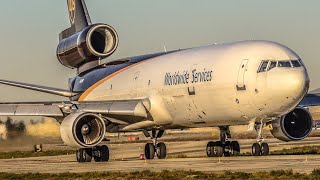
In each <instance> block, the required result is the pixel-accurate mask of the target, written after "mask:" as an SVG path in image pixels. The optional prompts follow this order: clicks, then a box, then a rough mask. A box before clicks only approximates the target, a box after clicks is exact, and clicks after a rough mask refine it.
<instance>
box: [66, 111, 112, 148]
mask: <svg viewBox="0 0 320 180" xmlns="http://www.w3.org/2000/svg"><path fill="white" fill-rule="evenodd" d="M105 132H106V126H105V122H104V119H103V118H102V117H101V116H99V115H97V114H94V113H86V112H78V113H72V114H70V115H69V116H67V117H66V118H65V119H64V120H63V121H62V124H61V126H60V133H61V138H62V140H63V142H64V143H66V144H67V145H68V146H71V147H77V148H90V147H95V146H97V145H98V144H100V143H101V142H102V140H103V139H104V137H105Z"/></svg>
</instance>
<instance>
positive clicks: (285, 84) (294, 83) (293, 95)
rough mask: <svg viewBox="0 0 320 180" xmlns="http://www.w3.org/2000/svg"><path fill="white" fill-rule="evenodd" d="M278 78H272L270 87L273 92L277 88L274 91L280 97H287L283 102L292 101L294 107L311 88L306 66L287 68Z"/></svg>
mask: <svg viewBox="0 0 320 180" xmlns="http://www.w3.org/2000/svg"><path fill="white" fill-rule="evenodd" d="M276 78H277V79H278V80H276V79H270V80H271V81H272V82H271V83H269V85H271V87H269V88H271V89H272V90H273V92H274V91H275V90H276V92H274V93H275V94H278V95H279V96H278V98H281V99H282V98H285V99H283V102H285V103H286V104H287V103H290V104H291V105H292V106H294V107H295V106H297V105H298V103H299V102H300V101H301V100H302V99H303V98H304V96H305V95H306V93H307V92H308V90H309V84H310V79H309V76H308V73H307V71H306V70H305V69H304V68H300V69H290V70H287V71H286V72H282V75H281V76H277V77H276ZM288 101H289V102H288ZM291 105H290V106H291Z"/></svg>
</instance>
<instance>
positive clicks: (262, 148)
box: [251, 122, 269, 156]
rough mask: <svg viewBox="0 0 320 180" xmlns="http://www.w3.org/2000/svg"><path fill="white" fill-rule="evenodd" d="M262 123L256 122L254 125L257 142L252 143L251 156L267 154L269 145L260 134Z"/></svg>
mask: <svg viewBox="0 0 320 180" xmlns="http://www.w3.org/2000/svg"><path fill="white" fill-rule="evenodd" d="M263 125H264V124H263V123H262V122H261V123H260V124H257V125H256V126H255V129H256V131H257V132H258V137H257V142H256V143H254V144H253V145H252V148H251V149H252V155H253V156H267V155H268V154H269V145H268V143H265V142H264V136H263V135H262V130H263Z"/></svg>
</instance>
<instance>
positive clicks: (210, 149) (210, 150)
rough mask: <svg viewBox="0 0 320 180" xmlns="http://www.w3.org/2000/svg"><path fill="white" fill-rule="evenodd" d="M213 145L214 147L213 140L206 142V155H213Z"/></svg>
mask: <svg viewBox="0 0 320 180" xmlns="http://www.w3.org/2000/svg"><path fill="white" fill-rule="evenodd" d="M213 147H214V142H212V141H210V142H208V144H207V149H206V152H207V156H208V157H213V151H214V148H213Z"/></svg>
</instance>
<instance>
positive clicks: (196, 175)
mask: <svg viewBox="0 0 320 180" xmlns="http://www.w3.org/2000/svg"><path fill="white" fill-rule="evenodd" d="M0 179H4V180H7V179H8V180H15V179H25V180H29V179H30V180H37V179H57V180H58V179H59V180H60V179H106V180H108V179H112V180H113V179H118V180H122V179H130V180H131V179H145V180H148V179H152V180H161V179H186V180H188V179H190V180H192V179H222V180H229V179H230V180H231V179H267V180H268V179H270V180H271V179H272V180H275V179H279V180H280V179H281V180H292V179H310V180H311V179H320V170H319V169H315V170H313V171H312V172H311V173H310V174H304V173H296V172H293V171H292V170H273V171H269V172H255V173H246V172H230V171H225V172H223V173H213V172H200V171H192V170H189V171H182V170H173V171H167V170H164V171H161V172H152V171H136V172H90V173H61V174H40V173H28V174H14V173H0Z"/></svg>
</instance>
